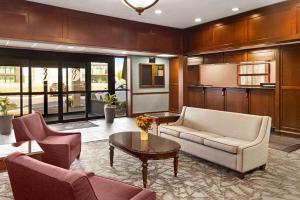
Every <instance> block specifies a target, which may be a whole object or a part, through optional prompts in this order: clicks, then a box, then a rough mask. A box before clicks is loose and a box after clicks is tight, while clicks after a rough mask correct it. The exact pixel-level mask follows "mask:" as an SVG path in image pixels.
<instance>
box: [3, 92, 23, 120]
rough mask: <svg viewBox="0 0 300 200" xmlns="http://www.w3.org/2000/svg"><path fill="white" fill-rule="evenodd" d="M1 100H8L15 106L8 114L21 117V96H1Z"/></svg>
mask: <svg viewBox="0 0 300 200" xmlns="http://www.w3.org/2000/svg"><path fill="white" fill-rule="evenodd" d="M0 98H8V100H9V102H10V103H11V104H14V105H15V106H14V107H12V109H11V110H9V111H8V114H11V115H14V116H20V115H21V109H20V108H21V98H20V95H1V96H0ZM1 114H2V113H1Z"/></svg>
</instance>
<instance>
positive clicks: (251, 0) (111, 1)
mask: <svg viewBox="0 0 300 200" xmlns="http://www.w3.org/2000/svg"><path fill="white" fill-rule="evenodd" d="M29 1H32V2H37V3H42V4H48V5H53V6H58V7H63V8H69V9H74V10H80V11H84V12H90V13H95V14H101V15H107V16H112V17H118V18H123V19H129V20H133V21H140V22H146V23H151V24H158V25H163V26H170V27H176V28H187V27H191V26H194V25H197V24H199V23H205V22H209V21H213V20H216V19H220V18H224V17H227V16H231V15H235V14H238V13H241V12H246V11H249V10H253V9H256V8H260V7H264V6H267V5H271V4H275V3H278V2H282V1H284V0H160V1H159V2H158V3H157V4H156V5H155V6H154V7H152V8H151V9H149V10H146V11H145V12H144V13H142V15H140V16H139V15H138V14H137V13H136V12H135V11H134V10H132V9H130V8H129V7H127V6H126V5H125V4H124V3H123V2H122V0H29ZM233 7H238V8H240V10H239V11H237V12H233V11H232V10H231V9H232V8H233ZM156 9H160V10H162V14H160V15H157V14H155V13H154V11H155V10H156ZM195 18H201V19H202V22H198V23H196V22H195Z"/></svg>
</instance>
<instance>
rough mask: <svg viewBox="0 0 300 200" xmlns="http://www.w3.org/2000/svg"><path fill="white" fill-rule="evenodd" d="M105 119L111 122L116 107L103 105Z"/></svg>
mask: <svg viewBox="0 0 300 200" xmlns="http://www.w3.org/2000/svg"><path fill="white" fill-rule="evenodd" d="M104 114H105V120H106V122H107V123H113V122H114V119H115V115H116V108H114V107H104Z"/></svg>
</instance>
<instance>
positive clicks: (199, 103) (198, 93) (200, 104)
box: [188, 87, 205, 108]
mask: <svg viewBox="0 0 300 200" xmlns="http://www.w3.org/2000/svg"><path fill="white" fill-rule="evenodd" d="M204 96H205V94H204V88H196V87H189V88H188V106H189V107H196V108H204Z"/></svg>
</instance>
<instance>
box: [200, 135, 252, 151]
mask: <svg viewBox="0 0 300 200" xmlns="http://www.w3.org/2000/svg"><path fill="white" fill-rule="evenodd" d="M248 143H249V141H245V140H240V139H236V138H231V137H220V138H207V139H204V145H206V146H209V147H212V148H216V149H220V150H223V151H226V152H229V153H234V154H237V151H238V147H239V146H243V145H245V144H248Z"/></svg>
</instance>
